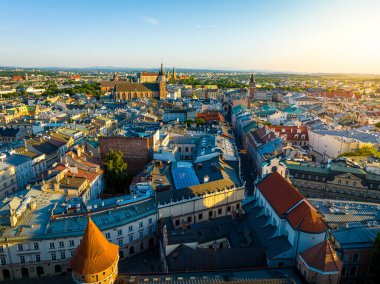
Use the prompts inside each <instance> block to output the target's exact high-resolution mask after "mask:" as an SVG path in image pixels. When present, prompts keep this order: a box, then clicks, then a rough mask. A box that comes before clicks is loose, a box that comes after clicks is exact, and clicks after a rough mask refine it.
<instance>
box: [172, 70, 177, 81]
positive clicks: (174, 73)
mask: <svg viewBox="0 0 380 284" xmlns="http://www.w3.org/2000/svg"><path fill="white" fill-rule="evenodd" d="M172 76H173V77H172V78H173V80H174V81H175V80H177V71H176V70H175V67H174V68H173V75H172Z"/></svg>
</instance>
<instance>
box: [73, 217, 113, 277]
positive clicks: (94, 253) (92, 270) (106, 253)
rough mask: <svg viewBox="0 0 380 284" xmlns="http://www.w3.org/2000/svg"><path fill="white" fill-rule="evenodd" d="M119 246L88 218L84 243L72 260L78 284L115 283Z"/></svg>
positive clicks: (82, 242) (74, 275)
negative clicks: (111, 241)
mask: <svg viewBox="0 0 380 284" xmlns="http://www.w3.org/2000/svg"><path fill="white" fill-rule="evenodd" d="M118 261H119V246H118V245H115V244H112V243H110V242H108V240H107V239H106V238H105V237H104V236H103V234H102V232H101V231H100V230H99V228H98V227H97V226H96V225H95V223H94V222H93V221H92V220H91V218H88V223H87V228H86V231H85V232H84V235H83V238H82V241H81V243H80V245H79V246H78V247H77V249H76V251H75V254H74V256H73V257H72V258H71V268H72V270H73V272H72V277H73V279H74V281H75V282H76V283H78V284H79V283H105V284H112V283H114V282H115V280H116V277H117V273H118V267H117V264H118Z"/></svg>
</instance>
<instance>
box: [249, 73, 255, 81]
mask: <svg viewBox="0 0 380 284" xmlns="http://www.w3.org/2000/svg"><path fill="white" fill-rule="evenodd" d="M249 82H250V83H256V81H255V77H253V73H252V74H251V78H250V79H249Z"/></svg>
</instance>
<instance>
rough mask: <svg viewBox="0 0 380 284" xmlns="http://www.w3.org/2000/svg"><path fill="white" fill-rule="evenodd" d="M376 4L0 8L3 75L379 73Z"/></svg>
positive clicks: (299, 1)
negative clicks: (50, 70) (60, 70)
mask: <svg viewBox="0 0 380 284" xmlns="http://www.w3.org/2000/svg"><path fill="white" fill-rule="evenodd" d="M379 15H380V1H377V0H318V1H316V0H261V1H255V0H246V1H245V0H229V1H227V0H181V1H174V0H172V1H165V0H160V1H158V0H143V1H139V0H136V1H131V0H130V1H128V0H124V1H121V0H120V1H111V0H108V1H105V0H104V1H99V0H75V1H72V0H62V1H58V0H51V1H48V0H46V1H42V0H19V1H14V0H0V66H19V67H36V66H44V67H47V66H56V67H92V66H115V67H131V68H158V66H159V65H160V62H161V60H163V62H164V65H165V66H168V67H173V66H175V67H177V68H197V69H227V70H246V71H251V70H256V71H259V70H268V71H283V72H288V71H292V72H326V73H371V74H380V16H379Z"/></svg>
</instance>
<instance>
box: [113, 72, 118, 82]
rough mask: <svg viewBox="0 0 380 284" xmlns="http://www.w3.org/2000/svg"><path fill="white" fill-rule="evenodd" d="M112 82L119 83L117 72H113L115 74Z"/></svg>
mask: <svg viewBox="0 0 380 284" xmlns="http://www.w3.org/2000/svg"><path fill="white" fill-rule="evenodd" d="M113 80H114V81H119V74H117V72H115V73H114V74H113Z"/></svg>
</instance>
